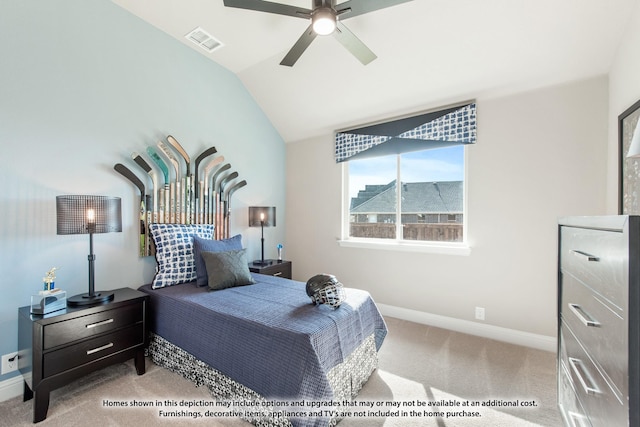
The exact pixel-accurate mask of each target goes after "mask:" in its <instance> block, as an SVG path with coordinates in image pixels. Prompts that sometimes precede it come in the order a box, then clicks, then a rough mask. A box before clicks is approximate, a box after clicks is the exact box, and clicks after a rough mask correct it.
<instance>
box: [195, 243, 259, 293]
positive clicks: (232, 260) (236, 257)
mask: <svg viewBox="0 0 640 427" xmlns="http://www.w3.org/2000/svg"><path fill="white" fill-rule="evenodd" d="M246 251H247V250H246V249H240V250H236V251H225V252H202V259H204V263H205V265H206V267H207V273H208V275H209V288H211V289H212V290H214V291H215V290H220V289H226V288H232V287H234V286H244V285H251V284H253V283H256V282H255V280H253V277H251V272H250V271H249V264H248V263H247V257H246V255H245V253H246Z"/></svg>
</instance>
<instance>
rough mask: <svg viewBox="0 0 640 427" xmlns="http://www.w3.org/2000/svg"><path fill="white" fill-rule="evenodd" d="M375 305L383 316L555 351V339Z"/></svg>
mask: <svg viewBox="0 0 640 427" xmlns="http://www.w3.org/2000/svg"><path fill="white" fill-rule="evenodd" d="M376 305H377V306H378V308H379V309H380V312H381V313H382V314H383V315H385V316H390V317H395V318H398V319H402V320H408V321H410V322H415V323H421V324H423V325H429V326H435V327H438V328H443V329H449V330H452V331H456V332H462V333H465V334H470V335H476V336H479V337H483V338H490V339H494V340H498V341H504V342H508V343H511V344H517V345H522V346H525V347H531V348H535V349H538V350H544V351H550V352H553V353H555V352H556V349H557V340H556V337H550V336H546V335H538V334H532V333H530V332H523V331H517V330H515V329H508V328H503V327H500V326H493V325H487V324H483V323H478V322H471V321H469V320H461V319H455V318H453V317H446V316H440V315H437V314H431V313H425V312H423V311H417V310H411V309H408V308H402V307H395V306H392V305H386V304H379V303H376Z"/></svg>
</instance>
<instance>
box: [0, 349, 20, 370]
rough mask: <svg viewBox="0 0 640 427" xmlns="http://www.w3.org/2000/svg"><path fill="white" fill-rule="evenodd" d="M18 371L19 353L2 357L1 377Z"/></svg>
mask: <svg viewBox="0 0 640 427" xmlns="http://www.w3.org/2000/svg"><path fill="white" fill-rule="evenodd" d="M17 370H18V353H11V354H5V355H3V356H2V369H1V371H2V372H0V374H1V375H4V374H8V373H9V372H13V371H17Z"/></svg>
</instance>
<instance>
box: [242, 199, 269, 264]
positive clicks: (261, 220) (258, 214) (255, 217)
mask: <svg viewBox="0 0 640 427" xmlns="http://www.w3.org/2000/svg"><path fill="white" fill-rule="evenodd" d="M275 226H276V208H275V207H266V206H249V227H260V228H261V229H262V239H261V242H262V252H261V254H262V257H261V258H260V259H259V260H255V261H253V263H254V264H255V265H270V264H271V261H265V259H264V228H265V227H275Z"/></svg>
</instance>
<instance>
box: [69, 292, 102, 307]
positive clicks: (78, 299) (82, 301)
mask: <svg viewBox="0 0 640 427" xmlns="http://www.w3.org/2000/svg"><path fill="white" fill-rule="evenodd" d="M112 299H113V292H96V293H95V294H93V296H90V295H89V294H80V295H74V296H72V297H71V298H67V307H79V306H85V305H96V304H103V303H105V302H108V301H111V300H112Z"/></svg>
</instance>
